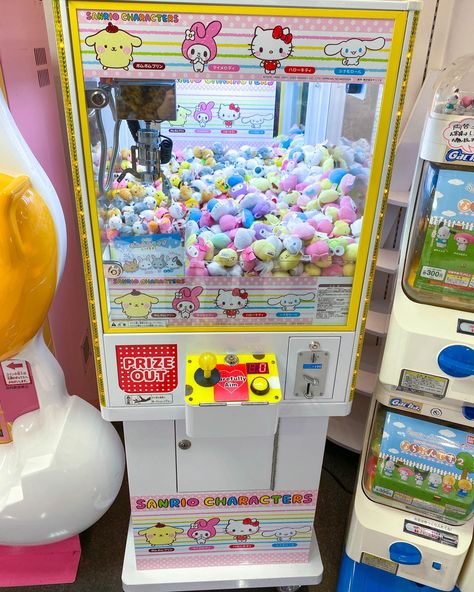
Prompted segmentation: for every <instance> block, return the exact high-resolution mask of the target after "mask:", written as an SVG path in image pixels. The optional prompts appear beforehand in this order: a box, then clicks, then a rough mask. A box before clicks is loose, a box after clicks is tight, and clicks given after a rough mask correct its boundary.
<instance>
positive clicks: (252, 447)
mask: <svg viewBox="0 0 474 592" xmlns="http://www.w3.org/2000/svg"><path fill="white" fill-rule="evenodd" d="M332 4H333V3H331V6H329V4H325V3H324V2H318V3H317V6H315V4H314V3H313V2H311V3H310V2H305V1H299V2H297V3H296V4H295V3H290V2H279V3H278V5H276V4H275V5H274V4H272V3H271V2H267V1H263V2H262V6H260V7H256V6H253V5H252V3H248V2H244V3H239V4H236V3H231V4H227V5H220V4H218V3H212V4H205V3H200V2H188V3H181V2H174V3H173V4H161V3H156V2H142V3H129V2H76V1H70V2H66V1H58V2H53V3H52V4H51V10H52V14H53V16H54V18H55V26H56V34H57V42H58V51H59V58H60V63H61V64H62V82H63V91H64V97H65V111H66V115H67V119H68V126H69V132H70V142H71V149H72V154H73V155H74V156H73V163H72V165H73V174H74V178H75V186H76V197H77V206H78V216H79V225H80V230H81V235H82V238H83V249H84V261H85V269H86V275H87V280H88V286H89V299H90V315H91V320H92V325H93V329H94V331H95V342H94V343H95V355H96V360H97V368H98V382H99V388H100V391H101V403H102V413H103V415H104V417H105V418H106V419H109V420H120V421H123V422H124V430H125V442H126V452H127V460H128V473H129V482H130V499H131V523H130V529H129V533H128V539H127V548H126V554H125V562H124V569H123V583H124V589H126V590H135V589H136V590H141V589H143V590H145V589H153V588H155V587H159V589H160V590H183V589H189V590H192V589H210V588H214V589H216V588H217V589H221V588H232V587H247V586H271V585H280V586H284V585H294V586H299V585H303V584H307V583H317V582H319V581H320V579H321V575H322V564H321V560H320V556H319V550H318V545H317V542H316V538H315V534H314V532H313V524H314V517H315V508H316V500H317V490H318V484H319V477H320V470H321V463H322V455H323V450H324V441H325V437H326V429H327V422H328V417H329V416H331V415H342V414H346V413H348V412H349V410H350V407H351V399H352V394H353V389H354V381H355V371H356V368H357V360H358V356H359V350H360V345H361V333H362V325H363V319H364V318H365V311H366V308H367V294H368V290H369V286H370V283H371V280H372V274H373V270H374V251H375V248H376V245H377V241H378V238H379V233H380V220H381V213H382V211H383V203H384V198H385V197H386V195H387V192H388V182H389V176H390V171H391V163H392V159H393V151H394V137H395V135H396V131H397V129H398V125H399V119H400V109H401V104H402V101H403V96H404V89H405V85H406V77H407V75H408V64H409V58H410V51H411V46H412V43H413V38H414V28H415V24H416V20H417V12H416V11H417V10H418V9H419V7H420V5H419V3H417V2H412V1H410V2H404V1H400V2H392V1H391V2H385V1H377V2H368V1H363V0H359V1H355V2H350V3H349V2H347V3H346V2H339V3H338V6H337V8H334V6H332ZM243 565H244V566H245V567H242V566H243ZM211 567H212V569H209V568H211Z"/></svg>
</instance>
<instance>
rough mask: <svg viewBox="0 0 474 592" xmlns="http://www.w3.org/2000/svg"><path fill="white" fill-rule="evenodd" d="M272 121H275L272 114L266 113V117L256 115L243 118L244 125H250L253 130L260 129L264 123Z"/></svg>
mask: <svg viewBox="0 0 474 592" xmlns="http://www.w3.org/2000/svg"><path fill="white" fill-rule="evenodd" d="M270 119H273V115H272V113H265V114H264V115H260V114H258V113H256V114H255V115H251V116H250V117H242V123H244V124H245V125H246V124H247V123H249V124H250V127H251V128H252V129H260V128H261V127H262V125H263V122H264V121H270Z"/></svg>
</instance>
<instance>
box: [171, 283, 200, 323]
mask: <svg viewBox="0 0 474 592" xmlns="http://www.w3.org/2000/svg"><path fill="white" fill-rule="evenodd" d="M202 291H203V288H202V287H201V286H195V287H194V288H181V290H178V292H176V294H175V297H174V299H173V302H172V303H171V306H172V307H173V308H174V310H176V311H177V312H179V314H180V315H181V318H182V319H189V317H190V316H191V314H192V313H193V312H195V311H196V310H198V309H199V307H200V306H201V303H200V302H199V295H200V294H201V293H202Z"/></svg>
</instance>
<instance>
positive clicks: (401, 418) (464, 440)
mask: <svg viewBox="0 0 474 592" xmlns="http://www.w3.org/2000/svg"><path fill="white" fill-rule="evenodd" d="M473 472H474V436H473V432H472V430H471V429H469V428H466V427H461V426H458V425H456V426H455V425H452V424H449V423H447V422H443V421H440V420H434V419H431V418H430V419H429V420H428V419H421V418H419V417H416V416H414V415H412V414H409V413H406V412H403V411H400V410H398V409H397V410H396V411H394V410H392V409H389V408H387V407H384V406H383V405H381V404H378V409H377V413H376V414H375V416H374V420H373V424H372V433H371V436H370V438H369V446H368V447H367V458H366V465H365V473H364V482H363V485H364V490H365V492H366V494H367V495H368V496H369V497H370V498H371V499H372V500H374V501H376V502H379V503H382V504H385V505H388V506H394V507H397V508H401V509H406V510H409V511H410V512H414V513H416V514H423V515H426V516H429V517H431V518H436V519H437V520H440V521H441V522H446V523H449V524H462V523H464V522H466V521H467V520H469V518H470V517H471V516H472V511H473V509H474V491H473Z"/></svg>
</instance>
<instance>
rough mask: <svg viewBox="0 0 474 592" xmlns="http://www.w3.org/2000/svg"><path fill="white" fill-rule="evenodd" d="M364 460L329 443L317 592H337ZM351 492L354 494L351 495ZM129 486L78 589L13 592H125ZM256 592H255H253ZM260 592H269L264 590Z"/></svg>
mask: <svg viewBox="0 0 474 592" xmlns="http://www.w3.org/2000/svg"><path fill="white" fill-rule="evenodd" d="M357 463H358V456H357V455H355V454H353V453H350V452H347V451H346V450H343V449H342V448H339V447H338V446H335V445H334V444H331V443H328V444H327V447H326V453H325V459H324V467H325V468H324V470H323V473H322V476H321V487H320V494H319V500H318V508H317V514H316V533H317V537H318V542H319V547H320V549H321V554H322V558H323V564H324V576H323V581H322V583H321V584H320V585H319V586H314V587H311V592H335V590H336V584H337V574H338V566H339V560H340V557H341V553H342V547H343V543H344V537H345V525H346V520H347V517H348V514H349V509H350V503H351V494H350V493H348V491H351V490H352V489H353V487H354V481H355V475H356V470H357ZM346 490H348V491H346ZM128 516H129V505H128V497H127V486H126V483H124V485H123V487H122V490H121V491H120V494H119V496H118V498H117V500H116V502H115V503H114V505H113V506H112V508H111V509H110V510H109V511H108V512H107V514H106V515H105V516H104V517H103V518H102V519H101V520H99V522H97V524H95V525H94V526H93V527H92V528H90V529H89V530H87V531H86V532H84V533H83V534H82V535H81V544H82V557H81V562H80V565H79V573H78V577H77V580H76V582H75V583H74V584H69V585H60V586H36V587H34V588H33V587H31V588H8V590H9V592H28V591H33V590H34V591H35V592H36V591H37V592H120V591H121V590H122V585H121V572H122V560H123V553H124V547H125V537H126V532H127V526H128ZM249 592H250V591H249ZM260 592H264V591H263V590H262V589H260Z"/></svg>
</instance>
